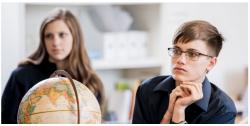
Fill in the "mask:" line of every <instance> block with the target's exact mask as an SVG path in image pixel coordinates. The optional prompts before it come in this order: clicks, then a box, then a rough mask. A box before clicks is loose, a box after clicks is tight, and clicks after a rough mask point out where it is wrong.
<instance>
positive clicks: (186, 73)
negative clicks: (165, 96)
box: [171, 40, 217, 83]
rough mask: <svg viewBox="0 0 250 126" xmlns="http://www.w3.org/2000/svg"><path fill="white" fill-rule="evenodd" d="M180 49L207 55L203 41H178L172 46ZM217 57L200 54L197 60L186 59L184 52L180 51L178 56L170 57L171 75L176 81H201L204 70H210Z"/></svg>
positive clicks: (204, 73)
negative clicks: (184, 42) (183, 42)
mask: <svg viewBox="0 0 250 126" xmlns="http://www.w3.org/2000/svg"><path fill="white" fill-rule="evenodd" d="M173 48H174V49H178V50H181V51H194V52H199V53H202V54H206V55H208V48H207V45H206V44H205V42H204V41H202V40H194V41H191V42H188V43H186V44H182V43H181V42H178V43H177V44H175V45H174V46H173ZM216 61H217V59H216V58H215V57H214V58H208V57H206V56H203V55H200V56H199V59H198V60H197V61H192V60H188V59H187V58H186V53H182V54H181V56H180V57H179V58H175V57H172V58H171V71H172V76H173V78H174V79H175V80H176V81H181V82H182V81H185V82H197V83H202V82H203V80H204V78H205V75H206V72H207V71H210V70H211V69H212V68H213V66H214V65H215V64H216Z"/></svg>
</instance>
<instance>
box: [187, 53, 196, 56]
mask: <svg viewBox="0 0 250 126" xmlns="http://www.w3.org/2000/svg"><path fill="white" fill-rule="evenodd" d="M189 55H190V56H197V53H195V52H189Z"/></svg>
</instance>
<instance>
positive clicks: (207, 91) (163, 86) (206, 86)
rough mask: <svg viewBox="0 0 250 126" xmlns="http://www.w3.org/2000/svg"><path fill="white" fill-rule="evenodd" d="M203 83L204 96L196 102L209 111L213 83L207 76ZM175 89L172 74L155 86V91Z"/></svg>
mask: <svg viewBox="0 0 250 126" xmlns="http://www.w3.org/2000/svg"><path fill="white" fill-rule="evenodd" d="M202 85H203V86H202V91H203V98H202V99H201V100H199V101H197V102H195V103H194V104H196V105H197V106H199V107H200V108H202V109H203V110H204V111H207V108H208V102H209V99H210V96H211V84H210V82H209V80H208V79H207V77H205V80H204V81H203V83H202ZM173 89H175V80H174V79H173V77H172V76H168V77H167V78H166V79H164V80H163V81H162V82H160V83H159V84H158V85H157V86H156V87H155V88H154V90H153V92H155V91H166V92H169V93H171V92H172V90H173Z"/></svg>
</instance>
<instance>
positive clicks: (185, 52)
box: [168, 48, 213, 61]
mask: <svg viewBox="0 0 250 126" xmlns="http://www.w3.org/2000/svg"><path fill="white" fill-rule="evenodd" d="M170 49H174V48H168V55H169V56H170V54H169V50H170ZM175 50H178V49H175ZM178 51H181V50H178ZM187 52H190V51H181V54H180V56H181V55H182V53H185V56H186V58H187ZM195 53H198V54H199V56H198V59H197V60H199V58H200V55H202V56H207V57H210V58H213V56H209V55H206V54H203V53H199V52H195ZM180 56H179V57H180ZM170 57H173V56H170ZM179 57H175V58H179ZM187 59H188V58H187ZM188 60H191V59H188ZM197 60H192V61H197Z"/></svg>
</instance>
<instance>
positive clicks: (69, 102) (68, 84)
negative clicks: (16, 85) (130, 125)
mask: <svg viewBox="0 0 250 126" xmlns="http://www.w3.org/2000/svg"><path fill="white" fill-rule="evenodd" d="M63 72H65V71H63ZM55 73H56V72H55ZM64 74H65V73H64ZM66 74H67V73H66ZM67 76H68V75H67ZM72 82H73V84H72ZM74 87H75V88H74ZM77 97H78V99H77ZM78 108H79V109H78ZM17 120H18V123H19V124H63V123H64V124H72V123H73V124H74V123H81V124H93V123H99V124H100V123H101V111H100V106H99V103H98V101H97V99H96V97H95V96H94V94H93V93H92V92H91V91H90V90H89V89H88V88H87V87H86V86H85V85H84V84H82V83H80V82H78V81H76V80H74V79H72V80H71V81H70V79H69V78H67V77H52V78H48V79H46V80H43V81H40V82H39V83H37V84H36V85H34V86H33V87H32V88H31V89H29V91H28V92H27V93H26V94H25V96H24V97H23V99H22V100H21V103H20V105H19V109H18V114H17Z"/></svg>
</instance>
